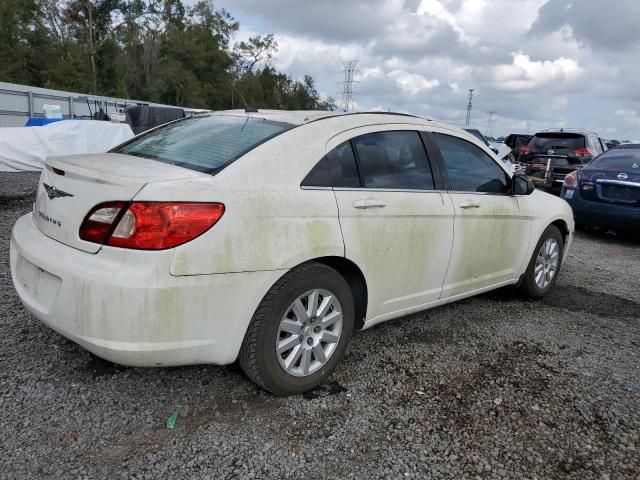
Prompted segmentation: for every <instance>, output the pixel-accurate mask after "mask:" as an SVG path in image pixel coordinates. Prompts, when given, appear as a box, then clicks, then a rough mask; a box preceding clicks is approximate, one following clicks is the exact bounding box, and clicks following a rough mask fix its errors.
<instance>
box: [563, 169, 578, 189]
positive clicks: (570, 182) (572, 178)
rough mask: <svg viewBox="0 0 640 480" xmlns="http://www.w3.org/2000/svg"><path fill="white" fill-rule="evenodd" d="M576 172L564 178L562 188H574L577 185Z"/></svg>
mask: <svg viewBox="0 0 640 480" xmlns="http://www.w3.org/2000/svg"><path fill="white" fill-rule="evenodd" d="M578 175H579V173H578V171H577V170H576V171H574V172H571V173H570V174H569V175H567V176H566V177H564V186H565V187H567V188H574V187H575V186H576V185H577V184H578Z"/></svg>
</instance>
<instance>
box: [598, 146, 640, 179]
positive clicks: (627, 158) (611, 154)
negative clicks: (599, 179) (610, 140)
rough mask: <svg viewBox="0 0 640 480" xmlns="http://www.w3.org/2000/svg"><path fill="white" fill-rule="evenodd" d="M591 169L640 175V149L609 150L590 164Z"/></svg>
mask: <svg viewBox="0 0 640 480" xmlns="http://www.w3.org/2000/svg"><path fill="white" fill-rule="evenodd" d="M589 167H591V168H597V169H600V170H615V171H617V172H631V173H638V174H640V149H626V148H620V149H618V148H614V149H612V150H607V151H606V152H605V153H603V154H602V155H600V156H599V157H598V158H596V159H595V160H594V161H592V162H591V163H590V164H589Z"/></svg>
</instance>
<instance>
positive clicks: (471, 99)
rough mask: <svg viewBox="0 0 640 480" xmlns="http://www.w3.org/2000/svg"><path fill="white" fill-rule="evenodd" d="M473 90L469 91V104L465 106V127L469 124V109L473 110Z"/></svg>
mask: <svg viewBox="0 0 640 480" xmlns="http://www.w3.org/2000/svg"><path fill="white" fill-rule="evenodd" d="M473 90H474V89H473V88H470V89H469V104H468V105H467V123H466V124H465V125H467V127H468V126H469V124H470V123H471V109H472V108H473Z"/></svg>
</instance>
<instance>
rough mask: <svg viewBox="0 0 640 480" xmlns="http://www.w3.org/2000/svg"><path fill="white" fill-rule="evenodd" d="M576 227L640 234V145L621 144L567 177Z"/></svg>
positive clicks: (566, 195) (567, 197) (567, 195)
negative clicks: (582, 226) (587, 226)
mask: <svg viewBox="0 0 640 480" xmlns="http://www.w3.org/2000/svg"><path fill="white" fill-rule="evenodd" d="M561 196H562V198H564V199H565V200H566V201H567V202H569V204H570V205H571V207H572V208H573V215H574V218H575V221H576V224H583V225H592V226H597V227H603V228H607V229H611V230H616V231H629V232H634V233H640V145H620V146H618V147H616V148H612V149H611V150H608V151H606V152H605V153H603V154H602V155H600V156H599V157H598V158H596V159H595V160H593V161H591V162H589V163H588V164H587V165H585V166H584V167H583V168H582V169H581V170H576V171H574V172H571V173H570V174H569V175H567V176H566V178H565V180H564V184H563V186H562V192H561Z"/></svg>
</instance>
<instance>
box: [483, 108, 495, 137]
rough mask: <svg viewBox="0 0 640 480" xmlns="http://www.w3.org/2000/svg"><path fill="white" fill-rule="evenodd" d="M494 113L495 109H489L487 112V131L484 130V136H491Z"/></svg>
mask: <svg viewBox="0 0 640 480" xmlns="http://www.w3.org/2000/svg"><path fill="white" fill-rule="evenodd" d="M495 114H496V112H495V111H493V110H492V111H490V112H489V120H487V131H486V132H484V135H485V136H486V137H493V122H494V120H493V116H494V115H495Z"/></svg>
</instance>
